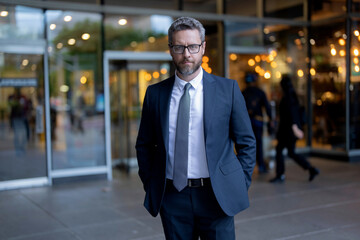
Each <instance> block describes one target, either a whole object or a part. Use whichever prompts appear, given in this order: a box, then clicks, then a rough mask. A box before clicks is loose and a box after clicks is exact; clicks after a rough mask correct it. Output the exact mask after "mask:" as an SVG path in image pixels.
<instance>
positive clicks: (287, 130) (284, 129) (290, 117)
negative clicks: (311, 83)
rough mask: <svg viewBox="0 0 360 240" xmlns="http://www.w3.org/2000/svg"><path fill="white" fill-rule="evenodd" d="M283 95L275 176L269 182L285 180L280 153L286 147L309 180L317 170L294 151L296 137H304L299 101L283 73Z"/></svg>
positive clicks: (277, 135)
mask: <svg viewBox="0 0 360 240" xmlns="http://www.w3.org/2000/svg"><path fill="white" fill-rule="evenodd" d="M280 84H281V88H282V90H283V97H282V99H281V101H280V105H279V116H280V121H279V128H278V132H277V134H276V138H277V141H278V144H277V146H276V176H275V178H273V179H271V180H270V182H283V181H284V180H285V162H284V156H283V154H282V152H283V150H284V148H287V151H288V156H289V157H290V158H292V159H294V161H295V162H296V163H297V164H299V165H300V166H301V167H302V168H303V169H304V170H307V171H309V181H312V180H314V178H315V177H316V175H318V174H319V170H318V169H316V168H314V167H313V166H312V165H311V164H310V163H309V162H308V161H307V160H306V158H305V157H304V156H301V155H299V154H296V153H295V144H296V140H297V139H301V138H303V137H304V132H303V131H302V130H301V129H300V127H301V116H300V114H299V113H300V111H299V108H300V106H299V101H298V99H297V96H296V92H295V90H294V87H293V85H292V83H291V79H290V78H289V77H288V76H286V75H284V76H283V78H282V80H281V82H280Z"/></svg>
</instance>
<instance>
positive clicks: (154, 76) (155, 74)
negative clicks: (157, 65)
mask: <svg viewBox="0 0 360 240" xmlns="http://www.w3.org/2000/svg"><path fill="white" fill-rule="evenodd" d="M152 76H153V78H155V79H157V78H159V77H160V73H159V72H157V71H156V72H153V75H152Z"/></svg>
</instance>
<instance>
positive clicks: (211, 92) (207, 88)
mask: <svg viewBox="0 0 360 240" xmlns="http://www.w3.org/2000/svg"><path fill="white" fill-rule="evenodd" d="M215 83H216V81H215V79H214V78H213V77H212V76H211V75H210V74H208V73H207V72H205V71H204V76H203V85H204V134H205V142H206V137H207V132H208V130H209V128H210V124H211V120H212V119H213V117H212V116H213V112H214V111H213V109H214V105H215V98H216V87H215V86H216V84H215Z"/></svg>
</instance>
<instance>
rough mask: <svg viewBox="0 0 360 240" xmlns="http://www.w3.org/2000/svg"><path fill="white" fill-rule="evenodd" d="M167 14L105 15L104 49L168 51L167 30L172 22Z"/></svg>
mask: <svg viewBox="0 0 360 240" xmlns="http://www.w3.org/2000/svg"><path fill="white" fill-rule="evenodd" d="M172 21H173V20H172V18H171V17H167V16H159V15H152V16H117V15H106V18H105V48H106V50H124V51H168V42H167V41H168V40H167V31H168V29H169V27H170V25H171V23H172Z"/></svg>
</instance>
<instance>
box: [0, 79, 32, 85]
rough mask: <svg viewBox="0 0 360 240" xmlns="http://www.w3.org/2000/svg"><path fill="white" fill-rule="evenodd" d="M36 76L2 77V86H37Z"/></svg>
mask: <svg viewBox="0 0 360 240" xmlns="http://www.w3.org/2000/svg"><path fill="white" fill-rule="evenodd" d="M37 81H38V80H37V79H36V78H0V87H37Z"/></svg>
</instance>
